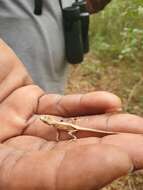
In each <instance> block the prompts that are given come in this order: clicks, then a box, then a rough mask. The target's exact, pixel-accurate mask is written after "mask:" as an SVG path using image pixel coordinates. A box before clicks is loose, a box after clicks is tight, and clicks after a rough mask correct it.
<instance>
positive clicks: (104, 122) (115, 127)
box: [24, 114, 143, 140]
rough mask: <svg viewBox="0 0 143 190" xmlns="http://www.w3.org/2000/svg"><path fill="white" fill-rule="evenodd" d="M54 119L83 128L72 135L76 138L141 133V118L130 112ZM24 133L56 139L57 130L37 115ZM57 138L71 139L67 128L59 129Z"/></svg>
mask: <svg viewBox="0 0 143 190" xmlns="http://www.w3.org/2000/svg"><path fill="white" fill-rule="evenodd" d="M53 118H54V119H55V120H56V121H61V120H62V121H64V122H67V123H73V124H75V125H78V126H79V127H82V128H85V130H83V129H81V130H78V131H77V132H76V133H75V134H74V135H75V136H76V137H77V138H83V137H103V136H105V135H109V134H108V133H107V134H106V132H109V131H110V132H115V133H136V134H143V127H142V126H143V118H142V117H139V116H136V115H132V114H113V115H111V114H103V115H93V116H83V117H73V118H63V117H55V116H54V117H53ZM86 128H87V129H88V128H90V129H93V130H94V129H96V130H101V131H104V133H101V132H95V131H93V132H88V131H86ZM24 134H25V135H33V136H39V137H42V138H45V139H47V140H56V137H57V134H58V130H57V128H55V127H54V125H48V124H45V123H43V122H42V121H40V119H39V117H35V118H33V119H31V121H30V122H29V125H28V128H27V129H26V130H25V132H24ZM59 139H60V140H67V139H71V136H69V134H68V130H67V131H66V130H65V131H64V130H60V131H59Z"/></svg>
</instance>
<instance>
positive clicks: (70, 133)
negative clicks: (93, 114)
mask: <svg viewBox="0 0 143 190" xmlns="http://www.w3.org/2000/svg"><path fill="white" fill-rule="evenodd" d="M77 131H78V130H71V131H69V132H68V134H69V136H70V137H71V138H72V139H71V140H76V139H77V137H76V136H75V134H74V133H76V132H77Z"/></svg>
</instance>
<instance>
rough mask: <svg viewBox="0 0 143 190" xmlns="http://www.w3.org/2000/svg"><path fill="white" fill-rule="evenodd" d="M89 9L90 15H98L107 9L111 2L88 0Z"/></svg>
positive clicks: (106, 0) (108, 0)
mask: <svg viewBox="0 0 143 190" xmlns="http://www.w3.org/2000/svg"><path fill="white" fill-rule="evenodd" d="M86 1H87V7H88V10H89V12H90V13H97V12H99V11H101V10H102V9H104V8H105V6H106V5H107V4H108V3H110V1H111V0H86Z"/></svg>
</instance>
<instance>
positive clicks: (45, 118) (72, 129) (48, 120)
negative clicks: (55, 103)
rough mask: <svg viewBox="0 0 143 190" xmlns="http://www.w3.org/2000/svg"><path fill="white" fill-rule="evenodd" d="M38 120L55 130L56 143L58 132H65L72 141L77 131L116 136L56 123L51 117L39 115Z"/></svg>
mask: <svg viewBox="0 0 143 190" xmlns="http://www.w3.org/2000/svg"><path fill="white" fill-rule="evenodd" d="M40 120H41V121H42V122H44V123H46V124H48V125H49V126H52V127H55V128H56V129H57V138H56V140H57V141H59V132H60V130H62V131H67V133H68V134H69V135H70V137H72V139H74V140H76V139H77V137H76V136H75V134H74V133H76V132H78V131H87V132H88V131H89V132H95V133H97V134H98V135H100V136H106V135H113V134H118V132H110V131H103V130H98V129H92V128H84V127H80V126H78V125H74V124H72V123H67V122H63V121H57V120H56V119H54V117H53V116H51V115H40Z"/></svg>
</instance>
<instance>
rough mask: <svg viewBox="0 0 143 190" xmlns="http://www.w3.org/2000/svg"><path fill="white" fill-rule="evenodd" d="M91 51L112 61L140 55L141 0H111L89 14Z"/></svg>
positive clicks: (142, 31) (142, 36) (142, 34)
mask: <svg viewBox="0 0 143 190" xmlns="http://www.w3.org/2000/svg"><path fill="white" fill-rule="evenodd" d="M90 37H91V44H92V51H93V52H96V55H98V57H100V59H101V58H102V57H104V58H105V57H106V59H107V58H111V59H112V61H115V62H116V61H120V60H123V59H124V60H127V61H135V62H137V61H138V59H140V58H141V57H143V55H142V51H143V0H112V3H110V4H109V6H108V7H107V8H106V9H105V10H104V11H102V12H101V13H99V14H96V16H92V18H91V30H90Z"/></svg>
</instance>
